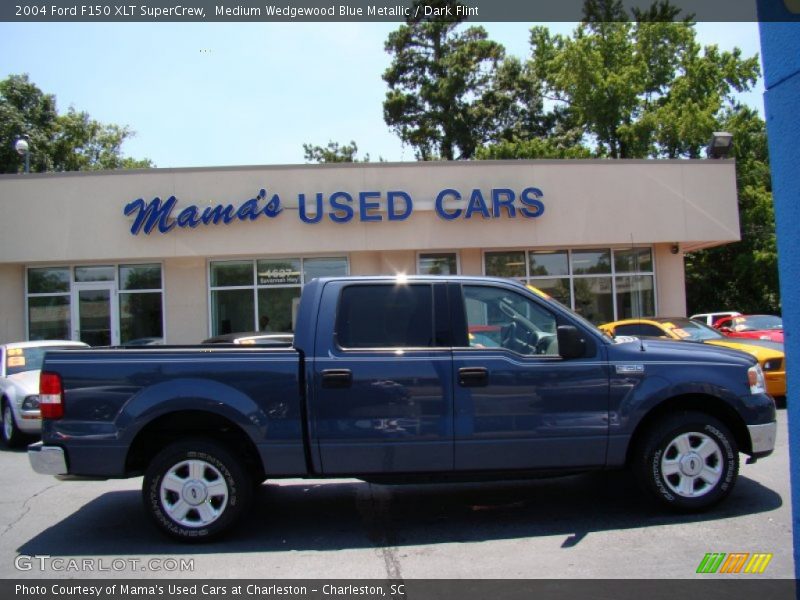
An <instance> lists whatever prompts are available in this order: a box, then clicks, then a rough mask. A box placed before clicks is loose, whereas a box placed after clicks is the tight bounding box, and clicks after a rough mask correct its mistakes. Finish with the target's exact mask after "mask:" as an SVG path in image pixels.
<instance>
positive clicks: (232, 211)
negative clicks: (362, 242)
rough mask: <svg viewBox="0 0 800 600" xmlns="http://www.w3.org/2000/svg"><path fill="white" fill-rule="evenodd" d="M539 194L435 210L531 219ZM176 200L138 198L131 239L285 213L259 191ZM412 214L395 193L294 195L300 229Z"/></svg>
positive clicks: (506, 192) (469, 199) (444, 198)
mask: <svg viewBox="0 0 800 600" xmlns="http://www.w3.org/2000/svg"><path fill="white" fill-rule="evenodd" d="M543 197H544V194H543V193H542V191H541V190H540V189H539V188H535V187H526V188H524V189H522V190H520V191H515V190H512V189H509V188H492V189H489V190H482V189H480V188H475V189H472V190H463V191H462V190H457V189H453V188H446V189H443V190H441V191H440V192H438V193H437V194H436V198H435V201H434V210H435V211H436V214H437V215H438V216H439V217H440V218H441V219H444V220H446V221H453V220H456V219H471V218H473V217H475V216H478V217H481V218H484V219H491V218H499V217H501V216H504V215H505V216H507V217H509V218H512V219H513V218H523V219H535V218H538V217H541V216H542V215H543V214H544V202H543V201H542V199H543ZM177 205H178V199H177V198H176V197H175V196H170V197H169V198H167V199H166V200H161V198H153V199H152V200H150V201H149V202H145V200H144V199H143V198H138V199H136V200H134V201H133V202H130V203H129V204H127V205H126V206H125V209H124V213H125V215H126V216H128V217H132V218H133V224H132V225H131V233H132V234H133V235H138V234H139V233H141V232H144V233H146V234H149V233H152V232H153V231H154V230H158V231H159V232H160V233H169V232H170V231H172V230H173V229H175V228H176V227H178V228H189V229H195V228H197V227H199V226H200V225H206V226H208V225H220V224H224V225H227V224H229V223H232V222H234V221H257V220H259V219H262V218H265V219H275V218H278V217H279V216H281V214H282V213H283V212H284V206H282V204H281V198H280V196H279V195H278V194H272V195H271V196H270V195H269V194H267V191H266V190H265V189H261V190H259V192H258V194H257V195H256V196H255V197H254V198H250V199H248V200H245V201H244V202H241V203H240V204H238V205H237V204H215V205H208V206H203V207H200V206H197V205H194V204H193V205H190V206H186V207H185V208H182V209H178V208H177ZM413 212H414V200H413V198H412V197H411V195H410V194H409V193H407V192H403V191H400V190H392V191H386V192H384V193H381V192H377V191H366V192H355V193H350V192H333V193H332V194H329V195H326V194H323V193H321V192H318V193H316V194H314V195H313V196H312V195H310V194H309V195H306V194H304V193H301V194H298V195H297V216H298V218H299V219H300V220H301V221H303V222H304V223H319V222H320V221H322V220H323V219H329V220H330V221H332V222H334V223H348V222H350V221H353V220H357V221H362V222H378V221H404V220H406V219H408V217H410V216H411V214H412V213H413Z"/></svg>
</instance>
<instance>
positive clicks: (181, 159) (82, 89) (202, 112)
mask: <svg viewBox="0 0 800 600" xmlns="http://www.w3.org/2000/svg"><path fill="white" fill-rule="evenodd" d="M398 25H399V24H398V23H38V24H34V23H0V79H5V78H6V77H7V76H8V75H10V74H19V73H28V74H29V76H30V79H31V81H32V82H33V83H35V84H36V85H37V86H38V87H39V88H40V89H41V90H43V91H44V92H47V93H51V94H55V96H56V100H57V104H58V110H59V112H64V111H66V110H67V109H68V108H69V107H70V106H72V107H74V108H75V109H77V110H82V111H86V112H88V113H89V114H90V115H91V116H92V118H94V119H97V120H99V121H102V122H105V123H116V124H118V125H126V126H128V127H129V128H131V129H132V130H134V131H135V132H136V134H135V136H134V137H133V138H132V139H130V140H128V141H127V142H126V143H125V145H124V146H123V153H124V154H125V155H126V156H131V157H134V158H149V159H151V160H152V161H153V162H154V163H155V164H156V166H158V167H162V168H167V167H211V166H227V165H266V164H274V165H281V164H297V163H303V162H304V158H303V144H304V143H310V144H314V145H321V146H324V145H326V144H327V143H328V142H329V141H336V142H339V143H349V142H350V141H351V140H353V141H355V142H356V143H357V144H358V149H359V156H360V157H363V156H364V154H367V153H369V154H370V156H371V158H372V160H377V159H378V157H382V158H384V159H385V160H389V161H411V160H414V152H413V149H412V148H410V147H408V146H405V147H404V146H403V144H402V143H401V142H400V140H399V139H398V138H397V136H396V135H395V134H393V133H392V132H391V131H390V130H389V128H388V127H387V126H386V124H385V123H384V121H383V108H382V102H383V99H384V95H385V93H386V90H387V88H386V84H385V83H384V81H383V80H382V79H381V75H382V73H383V72H384V70H385V69H386V68H387V66H388V65H389V62H390V56H389V55H388V54H386V52H385V51H384V49H383V45H384V42H385V40H386V37H387V36H388V34H389V32H390V31H392V30H394V29H396V28H397V27H398ZM482 25H483V26H484V27H485V28H486V29H487V31H488V34H489V37H490V38H491V39H493V40H495V41H497V42H500V43H501V44H503V45H504V46H505V48H506V51H507V53H508V54H511V55H516V56H519V57H520V58H525V57H527V54H528V51H529V47H528V30H529V29H530V27H531V26H532V25H533V23H484V24H482ZM548 26H549V27H550V28H551V30H552V31H554V32H556V33H565V34H568V33H569V32H571V31H572V30H573V29H574V27H575V25H574V24H570V23H555V24H549V25H548ZM697 32H698V39H699V40H700V42H701V43H702V44H704V45H707V44H717V45H719V46H720V48H722V49H725V50H729V49H732V48H733V47H735V46H736V47H739V48H741V49H742V51H743V54H744V56H752V55H755V54H759V38H758V24H757V23H699V24H698V25H697ZM763 93H764V89H763V80H760V81H759V82H758V85H757V86H756V89H755V90H753V92H750V93H748V94H745V95H744V96H743V97H742V100H743V101H744V102H745V103H747V104H749V105H750V106H753V107H756V108H758V110H759V111H760V112H761V113H762V115H763V100H762V97H763ZM32 151H34V152H35V149H32Z"/></svg>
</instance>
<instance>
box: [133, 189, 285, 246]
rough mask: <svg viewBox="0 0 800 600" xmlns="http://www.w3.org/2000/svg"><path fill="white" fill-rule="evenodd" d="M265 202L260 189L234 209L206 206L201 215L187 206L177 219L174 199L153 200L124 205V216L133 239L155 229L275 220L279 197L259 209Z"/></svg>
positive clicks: (225, 206)
mask: <svg viewBox="0 0 800 600" xmlns="http://www.w3.org/2000/svg"><path fill="white" fill-rule="evenodd" d="M266 199H267V191H266V190H265V189H261V190H259V192H258V195H257V196H256V197H255V198H250V199H249V200H246V201H245V202H243V203H242V204H241V205H239V206H238V207H236V206H234V205H233V204H218V205H216V206H207V207H205V208H204V209H202V211H201V210H200V208H199V207H197V206H195V205H191V206H187V207H186V208H184V209H183V210H181V211H180V212H179V213H178V216H177V217H173V216H172V213H173V211H174V210H175V205H176V204H177V203H178V200H177V198H175V196H170V197H169V198H167V200H166V202H163V201H162V200H161V198H157V197H156V198H153V199H152V200H151V201H150V202H149V203H146V202H145V201H144V199H142V198H138V199H136V200H134V201H133V202H130V203H129V204H128V205H126V206H125V211H124V212H125V216H128V217H129V216H131V215H134V219H133V225H131V233H132V234H133V235H138V234H139V232H141V231H144V233H145V234H148V235H149V234H150V233H151V232H152V231H153V230H154V229H158V231H159V232H160V233H168V232H170V231H172V230H173V229H174V228H175V227H181V228H187V227H188V228H189V229H194V228H196V227H197V226H198V225H201V224H202V225H217V224H219V223H224V224H225V225H227V224H228V223H231V222H233V221H235V220H239V221H255V220H257V219H258V218H259V217H261V216H265V217H267V218H270V219H272V218H274V217H277V216H278V215H279V214H280V213H281V212H282V211H283V208H282V207H281V199H280V197H279V196H278V194H273V196H272V198H271V199H270V200H269V201H268V202H266V203H265V204H263V206H262V203H263V202H264V201H265V200H266Z"/></svg>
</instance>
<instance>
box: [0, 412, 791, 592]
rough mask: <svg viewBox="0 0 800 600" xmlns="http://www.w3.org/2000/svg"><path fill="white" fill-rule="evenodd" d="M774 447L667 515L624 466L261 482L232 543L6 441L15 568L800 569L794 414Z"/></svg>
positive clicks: (7, 519) (7, 539)
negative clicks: (36, 459)
mask: <svg viewBox="0 0 800 600" xmlns="http://www.w3.org/2000/svg"><path fill="white" fill-rule="evenodd" d="M778 423H779V439H778V443H777V447H776V452H775V453H774V454H773V456H771V457H769V458H767V459H764V460H762V461H759V462H758V463H757V464H754V465H747V464H742V467H741V471H740V479H739V483H738V485H737V487H736V489H735V491H734V493H733V495H732V496H731V497H730V498H729V499H728V501H727V502H725V503H724V504H723V505H722V506H720V507H718V508H717V509H715V510H713V511H711V512H709V513H706V514H701V515H692V516H682V515H670V514H664V513H662V512H660V511H659V510H658V508H656V507H654V506H652V505H651V504H649V502H647V501H646V500H645V499H644V497H643V496H642V495H641V494H640V493H639V491H638V489H637V488H636V486H635V484H634V482H633V481H632V480H631V478H630V477H629V476H628V475H627V474H626V473H624V472H619V473H618V472H615V473H588V474H583V475H575V476H568V477H559V478H552V479H539V480H534V481H518V482H501V483H481V484H459V485H450V486H444V485H411V486H380V485H370V484H367V483H364V482H361V481H357V480H336V481H318V480H316V481H305V480H287V481H281V482H278V483H269V484H265V485H263V486H262V487H261V489H260V491H259V492H258V494H257V497H256V504H255V506H254V508H253V510H252V511H251V513H250V517H249V520H248V521H247V522H246V523H245V524H244V525H243V526H242V527H241V528H239V529H238V530H237V531H236V533H235V534H234V535H232V536H230V537H228V538H226V539H225V540H223V541H220V542H216V543H212V544H206V545H200V546H187V545H182V544H176V543H174V542H171V541H169V540H167V539H165V538H164V537H162V536H161V535H160V534H159V533H158V532H157V531H156V530H155V528H154V527H153V526H152V525H151V524H150V523H149V522H148V521H147V519H146V517H145V514H144V511H143V509H142V507H141V498H140V485H141V479H139V478H137V479H132V480H123V481H107V482H59V481H57V480H55V479H53V478H49V477H45V476H41V475H37V474H35V473H33V472H32V471H31V470H30V467H29V466H28V460H27V457H26V455H25V453H24V452H22V451H8V450H5V449H3V450H0V506H2V511H0V532H1V533H0V536H2V545H0V576H1V577H3V578H43V577H45V578H62V577H63V578H91V577H103V578H111V577H118V578H141V577H148V578H153V577H165V578H199V577H203V578H207V577H214V578H265V579H276V578H281V579H283V578H308V577H313V578H374V579H385V578H406V579H413V578H659V579H672V578H693V577H704V578H709V577H740V578H741V577H748V578H751V579H752V578H753V577H759V578H765V577H767V578H792V577H793V576H794V566H793V561H792V521H791V502H790V488H789V466H788V460H789V454H788V448H787V435H786V411H785V410H780V411H779V420H778ZM710 552H724V553H734V552H748V553H771V554H773V558H772V560H771V562H770V563H769V565H768V567H767V569H766V570H765V571H764V573H763V574H761V575H758V576H753V575H747V576H745V575H742V574H740V575H725V576H722V575H708V574H706V575H698V574H696V570H697V567H698V565H699V564H700V562H701V561H702V559H703V558H704V556H705V555H706V554H707V553H710Z"/></svg>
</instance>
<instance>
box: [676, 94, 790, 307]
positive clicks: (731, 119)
mask: <svg viewBox="0 0 800 600" xmlns="http://www.w3.org/2000/svg"><path fill="white" fill-rule="evenodd" d="M720 128H721V129H724V130H725V131H729V132H731V133H733V136H734V137H733V139H734V147H733V151H734V157H735V158H736V180H737V188H738V190H739V222H740V227H741V236H742V239H741V241H740V242H736V243H734V244H727V245H725V246H720V247H717V248H711V249H709V250H703V251H700V252H693V253H691V254H689V255H687V257H686V292H687V294H686V295H687V298H686V300H687V304H688V307H689V311H690V313H695V312H710V311H716V310H726V309H728V310H739V311H741V312H745V313H780V310H781V305H780V295H779V288H778V251H777V245H776V241H775V214H774V211H773V204H772V185H771V181H770V173H769V156H768V153H767V135H766V124H765V123H764V121H763V120H762V119H761V118H760V117H759V116H758V115H757V113H756V111H754V110H753V109H750V108H746V107H743V106H737V107H735V108H733V109H730V110H728V111H726V112H725V114H724V115H723V117H722V119H721V120H720Z"/></svg>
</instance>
